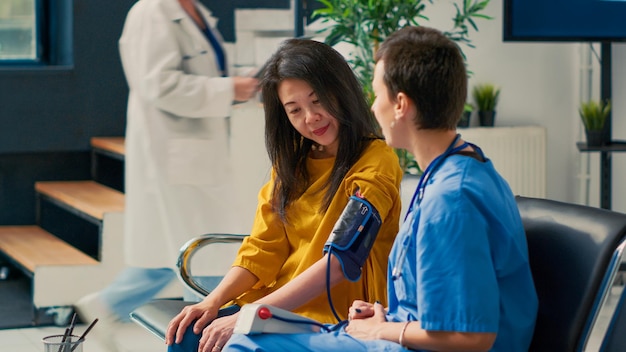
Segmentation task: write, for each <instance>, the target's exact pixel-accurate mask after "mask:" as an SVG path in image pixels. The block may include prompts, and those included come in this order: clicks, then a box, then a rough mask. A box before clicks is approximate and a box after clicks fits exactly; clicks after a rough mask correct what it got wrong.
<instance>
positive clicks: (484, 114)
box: [472, 83, 500, 127]
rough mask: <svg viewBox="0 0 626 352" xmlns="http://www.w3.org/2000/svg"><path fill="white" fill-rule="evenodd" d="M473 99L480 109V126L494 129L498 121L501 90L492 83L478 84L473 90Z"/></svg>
mask: <svg viewBox="0 0 626 352" xmlns="http://www.w3.org/2000/svg"><path fill="white" fill-rule="evenodd" d="M472 97H473V98H474V103H475V104H476V107H477V109H478V119H479V124H480V126H487V127H493V125H494V124H495V121H496V107H497V106H498V99H499V98H500V88H499V87H496V86H495V85H493V84H491V83H482V84H477V85H475V86H474V88H473V89H472Z"/></svg>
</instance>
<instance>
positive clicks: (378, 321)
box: [346, 301, 387, 340]
mask: <svg viewBox="0 0 626 352" xmlns="http://www.w3.org/2000/svg"><path fill="white" fill-rule="evenodd" d="M356 302H357V301H355V303H356ZM363 303H364V305H363V306H359V307H358V308H357V309H361V307H368V306H369V307H368V308H363V309H371V310H372V311H371V312H373V314H372V315H370V316H369V317H361V318H358V319H355V320H350V323H349V324H348V326H346V332H347V333H348V334H350V335H351V336H353V337H355V338H357V339H361V340H376V339H380V333H379V332H380V330H381V329H382V328H383V324H382V323H385V322H386V321H387V320H386V318H385V309H384V308H383V305H382V304H380V303H376V304H373V305H372V304H370V303H367V302H363ZM353 308H354V304H353V305H352V307H351V308H350V311H351V312H352V310H353ZM360 315H365V313H364V312H363V311H362V312H361V313H360Z"/></svg>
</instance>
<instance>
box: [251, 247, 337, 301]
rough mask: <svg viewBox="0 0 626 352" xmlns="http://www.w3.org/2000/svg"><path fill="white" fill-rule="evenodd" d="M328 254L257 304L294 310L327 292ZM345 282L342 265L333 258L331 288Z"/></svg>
mask: <svg viewBox="0 0 626 352" xmlns="http://www.w3.org/2000/svg"><path fill="white" fill-rule="evenodd" d="M327 256H328V254H326V255H325V256H324V257H323V258H322V259H320V260H318V261H317V262H315V263H314V264H313V265H311V266H310V267H309V268H308V269H307V270H305V271H304V272H302V273H301V274H300V275H298V276H297V277H296V278H294V279H293V280H291V281H289V282H288V283H287V284H286V285H285V286H283V287H281V288H279V289H278V290H276V291H274V292H272V293H270V294H269V295H267V296H265V297H263V298H261V299H259V300H258V301H256V302H255V303H264V304H270V305H273V306H276V307H279V308H282V309H286V310H294V309H296V308H298V307H300V306H302V305H303V304H305V303H307V302H308V301H310V300H312V299H313V298H315V297H317V296H319V295H320V294H322V293H324V292H325V291H326V269H327V265H328V257H327ZM343 280H345V277H344V276H343V272H342V270H341V264H340V263H339V261H338V260H337V258H335V256H331V260H330V287H333V286H335V285H337V284H338V283H340V282H342V281H343Z"/></svg>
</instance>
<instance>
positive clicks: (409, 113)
mask: <svg viewBox="0 0 626 352" xmlns="http://www.w3.org/2000/svg"><path fill="white" fill-rule="evenodd" d="M416 111H417V109H416V108H415V104H414V103H413V100H411V98H409V96H408V95H406V94H405V93H404V92H399V93H398V94H397V95H396V100H395V104H394V118H395V120H396V123H400V122H408V121H411V120H412V118H413V116H415V113H416Z"/></svg>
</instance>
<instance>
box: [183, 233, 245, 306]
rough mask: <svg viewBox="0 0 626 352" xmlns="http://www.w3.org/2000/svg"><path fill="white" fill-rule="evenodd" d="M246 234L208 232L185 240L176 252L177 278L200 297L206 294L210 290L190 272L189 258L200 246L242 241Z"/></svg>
mask: <svg viewBox="0 0 626 352" xmlns="http://www.w3.org/2000/svg"><path fill="white" fill-rule="evenodd" d="M247 236H248V235H241V234H223V233H210V234H205V235H201V236H198V237H195V238H192V239H191V240H189V241H187V243H185V244H184V245H183V246H182V247H181V248H180V252H179V254H178V260H177V261H176V267H177V268H178V272H177V274H178V277H179V279H180V280H181V281H182V282H183V283H184V284H185V285H186V286H187V287H188V288H189V289H190V290H192V291H193V292H195V293H196V294H198V295H199V296H200V297H205V296H207V295H208V294H209V293H210V291H208V290H206V289H205V288H204V287H202V286H201V285H200V284H199V283H198V282H197V281H196V280H195V279H194V278H193V275H192V273H191V259H192V258H193V256H194V254H195V253H196V252H197V251H198V250H200V249H201V248H203V247H205V246H208V245H211V244H216V243H237V242H241V241H243V239H244V238H246V237H247Z"/></svg>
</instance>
